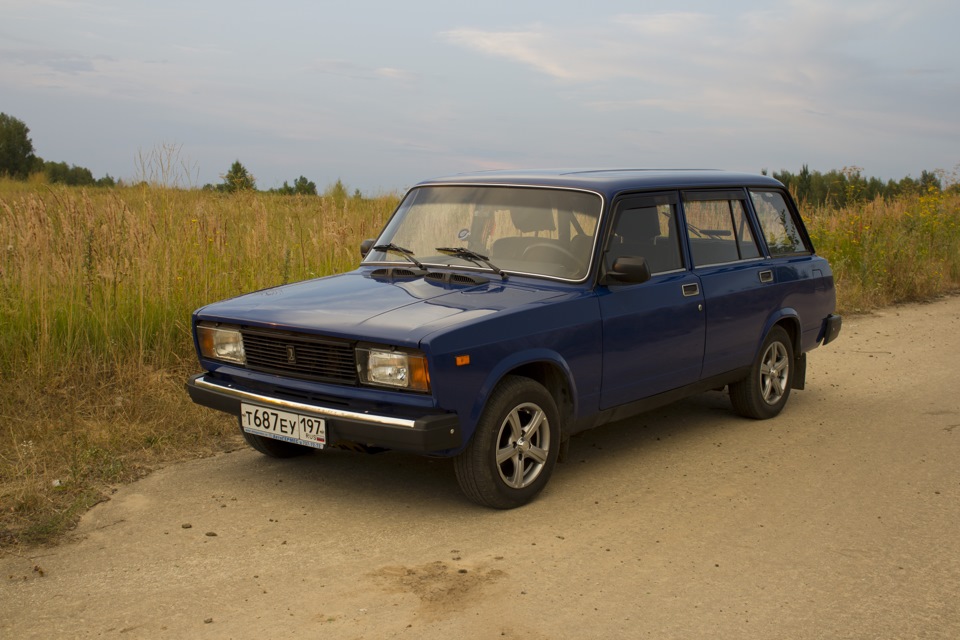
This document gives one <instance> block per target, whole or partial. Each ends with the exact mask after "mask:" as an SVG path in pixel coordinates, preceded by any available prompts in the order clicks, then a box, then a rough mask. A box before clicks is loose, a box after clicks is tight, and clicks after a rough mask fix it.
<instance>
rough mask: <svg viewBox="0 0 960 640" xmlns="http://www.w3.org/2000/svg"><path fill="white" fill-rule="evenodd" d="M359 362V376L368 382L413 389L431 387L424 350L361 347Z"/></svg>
mask: <svg viewBox="0 0 960 640" xmlns="http://www.w3.org/2000/svg"><path fill="white" fill-rule="evenodd" d="M357 363H358V369H359V370H360V380H361V381H362V382H365V383H366V384H375V385H381V386H385V387H395V388H398V389H409V390H411V391H429V390H430V374H429V372H428V371H427V359H426V357H425V356H424V355H423V354H421V353H409V352H406V351H389V350H386V349H376V348H359V349H357Z"/></svg>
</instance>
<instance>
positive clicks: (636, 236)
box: [607, 194, 683, 273]
mask: <svg viewBox="0 0 960 640" xmlns="http://www.w3.org/2000/svg"><path fill="white" fill-rule="evenodd" d="M607 252H608V254H607V255H608V258H609V259H610V260H611V261H612V260H615V259H617V258H619V257H621V256H636V257H641V258H644V259H645V260H646V261H647V266H649V267H650V273H663V272H665V271H674V270H676V269H682V268H683V259H682V258H681V257H680V242H679V236H678V235H677V198H676V196H675V195H672V194H664V195H650V196H639V197H634V198H629V199H627V200H624V201H622V202H621V203H620V205H619V206H618V208H617V219H616V223H615V224H614V228H613V234H612V235H611V236H610V242H609V244H608V245H607Z"/></svg>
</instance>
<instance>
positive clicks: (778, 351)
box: [730, 326, 793, 420]
mask: <svg viewBox="0 0 960 640" xmlns="http://www.w3.org/2000/svg"><path fill="white" fill-rule="evenodd" d="M792 365H793V343H792V342H791V341H790V336H789V335H787V332H786V331H784V329H783V328H782V327H779V326H776V327H773V328H772V329H771V330H770V333H768V334H767V338H766V340H764V341H763V346H762V347H760V353H759V354H758V355H757V359H756V360H755V361H754V363H753V366H752V367H751V368H750V374H749V375H748V376H747V377H746V378H744V379H743V380H741V381H740V382H735V383H733V384H731V385H730V401H731V402H732V403H733V408H734V410H735V411H736V412H737V413H739V414H740V415H742V416H746V417H747V418H757V419H760V420H764V419H766V418H772V417H774V416H775V415H777V414H778V413H780V411H782V410H783V407H784V405H786V404H787V398H789V397H790V388H791V387H792V386H793V367H792Z"/></svg>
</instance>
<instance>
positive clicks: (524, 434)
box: [454, 376, 560, 509]
mask: <svg viewBox="0 0 960 640" xmlns="http://www.w3.org/2000/svg"><path fill="white" fill-rule="evenodd" d="M559 451H560V412H559V411H558V410H557V405H556V402H554V400H553V396H551V395H550V393H549V392H548V391H547V390H546V389H545V388H544V387H543V385H541V384H539V383H538V382H535V381H534V380H531V379H529V378H522V377H519V376H508V377H506V378H504V379H503V381H502V382H501V383H500V384H499V385H498V386H497V388H496V389H494V391H493V393H492V394H491V395H490V399H489V400H488V402H487V406H486V407H485V408H484V410H483V414H482V415H481V416H480V421H479V422H478V423H477V430H476V432H475V433H474V435H473V439H472V440H471V441H470V444H469V445H468V446H467V448H466V449H465V450H464V451H463V452H462V453H461V454H460V455H458V456H457V457H456V458H455V459H454V469H455V470H456V473H457V482H458V483H459V484H460V488H461V489H462V490H463V493H464V494H465V495H466V496H467V497H468V498H469V499H470V500H472V501H474V502H476V503H477V504H481V505H484V506H487V507H493V508H494V509H513V508H515V507H519V506H522V505H524V504H527V503H528V502H530V501H531V500H533V499H534V498H535V497H536V496H537V494H539V493H540V492H541V491H542V490H543V488H544V487H545V486H546V484H547V481H548V480H549V479H550V475H551V474H552V473H553V469H554V467H555V466H556V463H557V454H558V452H559Z"/></svg>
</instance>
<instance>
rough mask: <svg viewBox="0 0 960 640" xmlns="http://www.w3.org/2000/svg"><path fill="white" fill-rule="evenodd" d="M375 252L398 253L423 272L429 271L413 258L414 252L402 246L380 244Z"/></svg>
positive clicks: (375, 248)
mask: <svg viewBox="0 0 960 640" xmlns="http://www.w3.org/2000/svg"><path fill="white" fill-rule="evenodd" d="M373 250H374V251H383V252H384V253H398V254H400V255H401V256H403V257H404V258H406V259H407V260H409V261H410V262H412V263H413V264H415V265H417V268H418V269H420V270H421V271H426V270H427V268H426V267H424V266H423V264H422V263H421V262H420V261H419V260H417V259H416V258H415V257H414V256H413V251H410V249H406V248H404V247H401V246H400V245H396V244H393V243H392V242H391V243H390V244H378V245H376V246H375V247H374V248H373Z"/></svg>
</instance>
